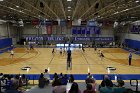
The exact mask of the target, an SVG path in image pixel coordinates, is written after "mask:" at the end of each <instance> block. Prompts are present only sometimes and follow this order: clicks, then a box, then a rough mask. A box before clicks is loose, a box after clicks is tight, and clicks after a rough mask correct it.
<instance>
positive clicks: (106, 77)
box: [100, 75, 113, 87]
mask: <svg viewBox="0 0 140 93" xmlns="http://www.w3.org/2000/svg"><path fill="white" fill-rule="evenodd" d="M105 81H109V86H110V87H113V83H112V81H111V80H110V79H109V76H108V75H105V76H104V80H103V81H102V82H101V85H100V87H105V85H106V82H105Z"/></svg>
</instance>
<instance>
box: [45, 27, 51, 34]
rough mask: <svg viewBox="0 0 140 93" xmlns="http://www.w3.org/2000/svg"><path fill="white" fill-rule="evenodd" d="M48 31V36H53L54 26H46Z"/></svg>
mask: <svg viewBox="0 0 140 93" xmlns="http://www.w3.org/2000/svg"><path fill="white" fill-rule="evenodd" d="M46 30H47V34H48V35H51V34H52V26H51V25H49V26H46Z"/></svg>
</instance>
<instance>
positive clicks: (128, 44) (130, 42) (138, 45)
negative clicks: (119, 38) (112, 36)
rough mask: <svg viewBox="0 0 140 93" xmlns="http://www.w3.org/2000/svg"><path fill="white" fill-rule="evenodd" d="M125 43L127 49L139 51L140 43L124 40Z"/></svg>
mask: <svg viewBox="0 0 140 93" xmlns="http://www.w3.org/2000/svg"><path fill="white" fill-rule="evenodd" d="M125 42H126V44H127V46H128V47H129V48H133V49H138V50H140V41H137V40H132V39H125Z"/></svg>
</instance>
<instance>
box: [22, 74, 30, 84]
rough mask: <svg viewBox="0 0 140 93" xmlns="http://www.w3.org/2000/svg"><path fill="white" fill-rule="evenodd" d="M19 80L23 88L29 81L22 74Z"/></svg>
mask: <svg viewBox="0 0 140 93" xmlns="http://www.w3.org/2000/svg"><path fill="white" fill-rule="evenodd" d="M21 80H22V85H23V86H25V85H27V84H28V81H29V80H28V79H27V78H26V76H25V75H24V74H23V75H22V77H21Z"/></svg>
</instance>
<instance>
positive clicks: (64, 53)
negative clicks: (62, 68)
mask: <svg viewBox="0 0 140 93" xmlns="http://www.w3.org/2000/svg"><path fill="white" fill-rule="evenodd" d="M64 55H66V50H65V48H63V56H64Z"/></svg>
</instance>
